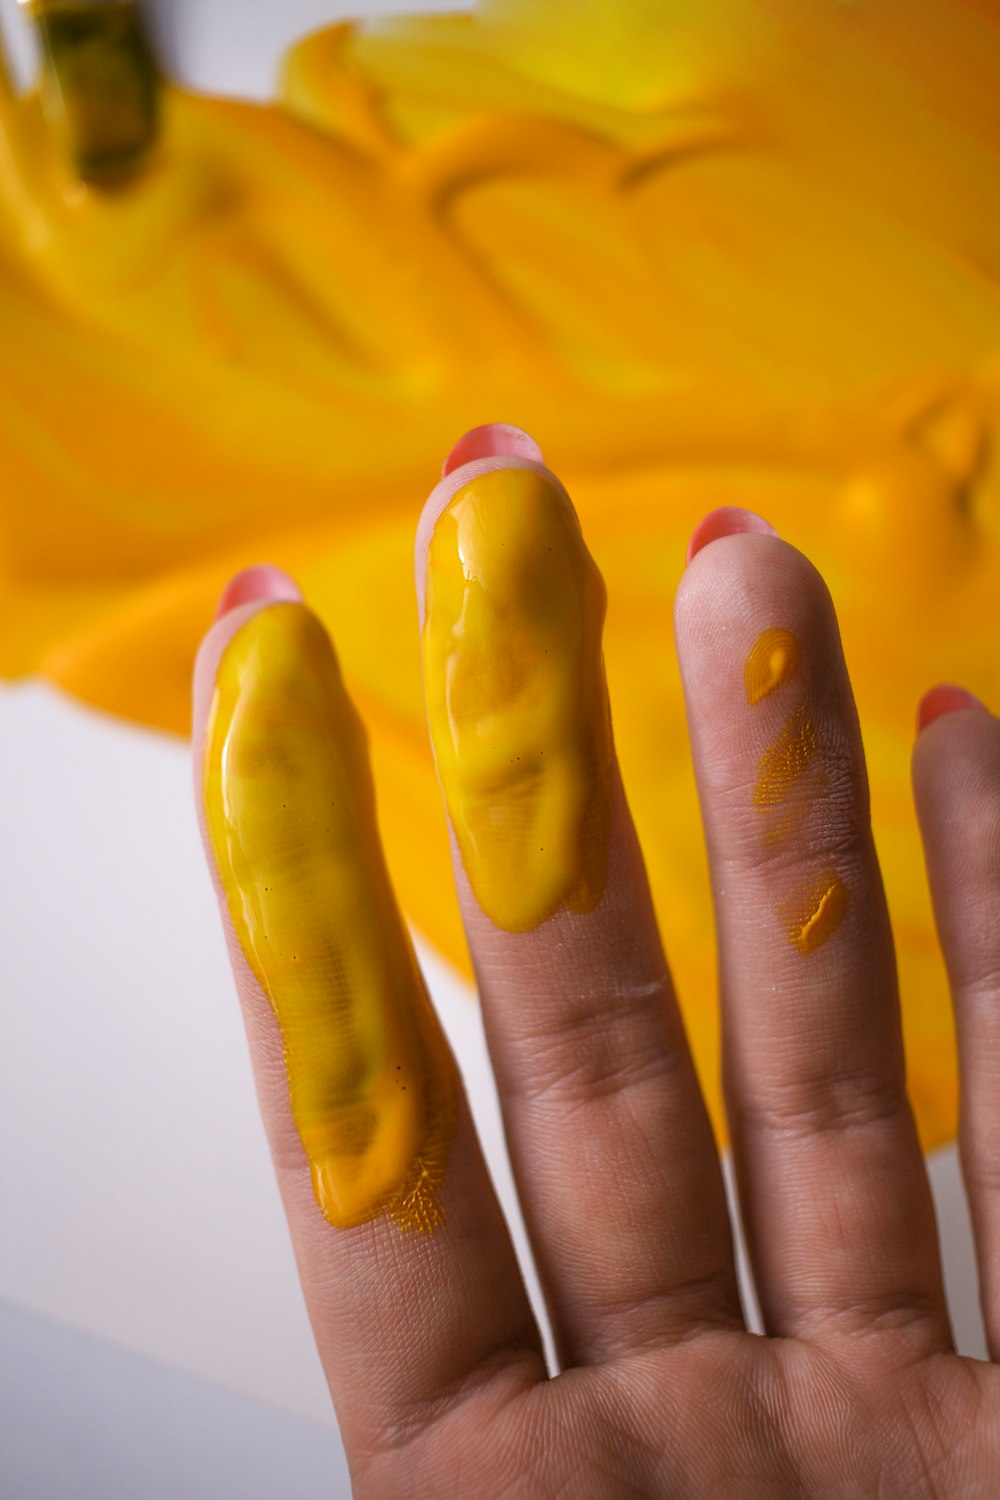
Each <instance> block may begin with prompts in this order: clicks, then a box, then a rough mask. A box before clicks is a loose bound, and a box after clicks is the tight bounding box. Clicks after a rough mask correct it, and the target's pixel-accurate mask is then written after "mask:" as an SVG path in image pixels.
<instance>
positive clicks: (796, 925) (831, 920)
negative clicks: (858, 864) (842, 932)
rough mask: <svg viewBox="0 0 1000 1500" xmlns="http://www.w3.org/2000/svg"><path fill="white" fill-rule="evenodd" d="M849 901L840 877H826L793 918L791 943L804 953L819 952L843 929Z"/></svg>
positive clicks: (789, 934)
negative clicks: (827, 941) (840, 928)
mask: <svg viewBox="0 0 1000 1500" xmlns="http://www.w3.org/2000/svg"><path fill="white" fill-rule="evenodd" d="M847 900H848V890H847V887H846V885H845V884H844V882H843V881H842V880H841V879H840V876H839V875H835V874H832V873H830V874H826V875H824V876H823V877H822V878H821V879H820V880H819V881H818V882H817V883H816V884H815V885H814V886H812V887H810V889H809V892H808V893H807V895H806V896H805V898H804V899H803V900H802V901H801V902H800V903H798V905H797V906H796V907H795V908H794V914H792V915H790V917H789V927H788V937H789V941H790V942H792V943H794V945H795V947H796V948H798V950H799V952H800V953H806V954H808V953H815V951H816V949H817V948H820V947H822V945H823V944H824V943H825V942H826V940H827V939H828V938H830V937H832V936H833V934H834V933H835V932H836V930H837V928H838V927H839V926H840V923H841V921H842V919H843V916H844V912H845V911H846V910H847Z"/></svg>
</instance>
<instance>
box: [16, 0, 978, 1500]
mask: <svg viewBox="0 0 1000 1500" xmlns="http://www.w3.org/2000/svg"><path fill="white" fill-rule="evenodd" d="M400 8H402V7H399V6H392V5H376V4H368V5H364V4H361V3H358V4H356V5H355V6H353V7H339V6H337V5H334V4H331V3H329V0H281V4H278V3H276V0H253V3H251V0H239V3H236V0H230V3H228V4H227V3H226V0H164V3H160V4H157V5H154V6H153V7H152V10H153V13H154V24H155V27H156V30H157V33H158V37H159V42H160V50H161V56H163V57H164V58H165V60H166V62H167V65H168V68H169V71H170V72H171V73H173V74H174V75H175V76H179V77H180V78H182V79H183V80H184V81H186V82H188V83H189V84H192V85H195V86H197V87H200V88H205V89H209V90H213V91H216V92H225V93H230V94H239V95H244V96H248V97H255V98H267V97H269V95H270V93H271V91H272V81H273V79H274V76H275V73H276V68H277V63H278V59H279V56H280V53H281V50H282V48H283V47H284V46H285V45H286V44H287V43H288V42H290V41H292V40H294V39H295V38H297V37H298V36H300V35H302V34H303V33H304V32H305V31H307V30H309V29H311V28H312V27H314V26H316V25H319V24H321V23H322V22H324V21H329V20H332V19H335V18H337V17H338V16H343V15H347V14H351V13H353V14H375V13H379V12H385V11H390V10H393V9H400ZM423 8H424V9H427V10H429V9H463V8H465V7H463V6H455V5H438V6H425V7H423ZM0 22H2V25H3V28H4V31H5V34H6V37H7V41H8V47H9V51H10V53H11V54H13V55H14V57H15V60H16V63H17V66H18V68H19V70H20V73H21V76H22V77H26V76H27V70H28V68H29V66H30V63H29V59H30V55H31V48H30V38H29V36H28V32H27V27H26V26H25V24H24V22H23V17H22V16H21V15H19V14H18V7H17V5H16V3H15V0H0ZM419 499H420V497H415V505H416V504H418V503H419ZM0 851H2V852H0V954H2V968H0V975H2V978H0V985H2V991H0V993H2V1002H3V1026H4V1038H3V1046H2V1048H0V1194H2V1203H3V1210H2V1221H0V1298H2V1299H5V1301H6V1303H7V1308H6V1309H5V1310H4V1311H3V1318H0V1325H2V1326H0V1350H2V1351H5V1353H0V1410H2V1409H4V1408H6V1412H7V1431H6V1433H4V1434H3V1438H4V1443H5V1445H6V1451H5V1456H4V1459H3V1460H2V1462H3V1464H4V1466H5V1469H6V1471H7V1473H8V1474H9V1475H10V1476H12V1479H13V1483H14V1488H13V1489H9V1488H7V1489H5V1494H10V1495H11V1500H34V1497H35V1496H36V1495H37V1496H38V1497H39V1500H42V1497H44V1500H64V1497H69V1496H76V1495H78V1494H79V1495H81V1496H84V1495H86V1496H96V1495H101V1496H102V1497H103V1500H115V1497H116V1496H118V1495H121V1496H122V1497H123V1500H124V1497H126V1496H127V1497H129V1500H147V1497H150V1500H152V1497H157V1500H158V1497H159V1496H160V1495H161V1494H162V1495H163V1496H164V1497H166V1496H168V1495H172V1496H181V1495H183V1496H184V1497H185V1500H199V1497H200V1496H202V1495H204V1496H206V1497H208V1496H216V1495H220V1496H221V1495H228V1494H230V1493H232V1494H234V1495H235V1494H238V1495H239V1496H240V1497H241V1500H255V1497H257V1496H260V1497H261V1500H263V1497H265V1496H267V1497H271V1496H273V1495H274V1494H275V1493H277V1488H276V1484H277V1481H276V1479H275V1475H276V1474H280V1475H282V1476H283V1483H282V1485H281V1487H282V1488H283V1489H284V1492H285V1493H289V1494H294V1495H295V1496H296V1500H306V1497H308V1496H311V1495H313V1494H316V1495H319V1494H326V1495H336V1494H346V1493H347V1481H346V1475H345V1471H344V1468H343V1461H342V1457H341V1455H340V1453H339V1448H338V1445H337V1443H336V1439H335V1436H334V1435H333V1432H332V1416H331V1412H330V1407H329V1401H328V1397H327V1394H326V1389H325V1385H324V1383H323V1380H322V1376H321V1373H320V1370H319V1364H318V1360H317V1357H316V1354H315V1350H314V1346H313V1343H312V1338H311V1335H310V1332H309V1328H308V1324H307V1322H306V1317H305V1312H304V1309H303V1305H302V1298H301V1293H300V1291H299V1288H298V1283H297V1280H296V1276H295V1270H294V1265H293V1261H292V1255H291V1250H290V1248H289V1244H288V1240H287V1235H286V1232H285V1226H284V1220H283V1217H282V1214H281V1208H280V1204H279V1200H278V1196H277V1191H276V1189H275V1186H274V1182H273V1179H272V1176H271V1172H270V1166H269V1163H268V1158H267V1153H266V1150H265V1147H264V1140H263V1133H262V1130H261V1127H260V1123H259V1120H258V1117H257V1113H256V1106H255V1101H254V1097H253V1090H252V1085H251V1078H250V1069H249V1064H248V1059H247V1053H246V1042H245V1039H244V1036H243V1031H242V1026H241V1022H240V1018H239V1012H238V1008H237V1003H236V999H235V995H234V992H233V987H232V981H231V977H230V974H229V970H228V966H227V963H226V959H225V953H224V949H223V945H222V940H221V933H220V929H219V924H218V918H217V914H216V910H215V905H214V898H213V895H212V891H211V887H210V885H209V881H208V877H207V875H206V873H205V870H204V865H203V860H202V854H201V849H200V845H199V843H198V838H197V830H196V826H195V821H194V815H193V811H192V802H191V786H190V769H189V764H188V753H187V750H186V747H184V746H181V745H179V744H178V743H176V742H175V741H172V740H168V739H166V738H163V737H161V736H158V735H155V734H152V733H148V732H146V731H143V730H141V729H137V728H134V727H132V726H128V725H125V724H122V723H119V722H117V721H114V720H111V719H108V718H106V717H103V716H101V715H98V714H95V713H91V712H89V711H88V710H85V709H83V708H80V707H79V706H77V705H76V704H74V703H71V702H68V701H67V700H65V699H63V698H61V697H60V696H59V695H57V694H56V693H54V692H52V691H50V690H49V689H48V688H46V687H43V686H39V685H27V686H19V687H15V688H10V687H0ZM428 963H429V969H430V972H429V977H430V980H431V987H432V990H433V992H434V994H435V998H436V1000H437V1002H438V1004H439V1007H440V1009H441V1011H442V1014H443V1016H444V1019H445V1023H446V1025H447V1027H448V1029H449V1032H450V1034H451V1035H452V1038H453V1041H454V1044H455V1046H456V1049H457V1051H458V1053H459V1057H460V1060H461V1062H462V1065H463V1069H464V1071H465V1073H466V1077H467V1079H468V1080H469V1081H470V1084H471V1088H470V1093H471V1096H472V1099H473V1102H474V1104H475V1105H476V1106H477V1118H478V1119H479V1123H480V1128H481V1130H482V1133H483V1136H484V1140H485V1143H486V1146H487V1150H488V1153H489V1156H490V1159H491V1164H492V1165H493V1167H494V1169H495V1171H496V1173H497V1175H498V1179H499V1183H500V1187H501V1192H502V1194H503V1196H504V1198H505V1201H506V1203H507V1206H508V1208H509V1210H510V1211H511V1213H513V1212H514V1210H513V1204H512V1194H511V1191H510V1187H509V1179H508V1177H507V1175H506V1165H505V1162H504V1158H503V1151H502V1145H501V1136H500V1130H499V1122H498V1116H497V1112H496V1107H495V1096H494V1095H493V1093H492V1087H491V1084H490V1083H489V1076H488V1069H487V1066H486V1061H485V1052H484V1049H483V1045H482V1037H481V1031H480V1027H479V1021H478V1015H477V1012H476V1009H475V1006H474V1004H473V1002H472V1000H471V997H470V996H469V995H468V994H467V993H465V992H464V991H463V989H462V987H461V985H459V984H458V983H457V982H456V981H455V980H454V978H453V977H452V976H451V975H449V974H448V972H447V971H446V970H445V968H444V966H443V965H441V964H435V963H434V962H433V960H428ZM932 1177H933V1181H934V1187H935V1193H936V1196H937V1199H938V1204H939V1212H940V1218H941V1225H942V1236H943V1241H944V1247H945V1256H946V1263H947V1271H948V1283H949V1295H950V1299H951V1303H952V1309H953V1315H954V1318H955V1324H956V1330H957V1333H958V1337H959V1342H960V1346H961V1347H962V1348H963V1350H964V1351H965V1352H968V1353H974V1354H982V1352H983V1345H982V1337H981V1330H980V1324H979V1318H978V1312H977V1308H976V1286H975V1273H974V1265H973V1260H972V1252H971V1243H970V1237H969V1230H968V1220H967V1214H966V1211H965V1206H964V1201H963V1199H962V1195H961V1190H960V1187H959V1181H958V1173H957V1169H956V1164H955V1154H954V1152H953V1151H949V1152H944V1153H941V1154H940V1155H939V1156H938V1157H937V1158H936V1159H935V1160H934V1161H933V1162H932ZM522 1243H523V1242H522ZM17 1309H20V1310H19V1311H18V1310H17ZM4 1319H5V1320H6V1321H4ZM52 1320H55V1321H52ZM206 1381H207V1382H210V1383H211V1384H209V1385H206V1384H204V1383H203V1382H206ZM4 1393H6V1396H7V1400H4V1399H3V1398H4ZM251 1403H262V1404H259V1405H253V1404H251ZM282 1413H284V1414H286V1415H282ZM320 1424H322V1426H321V1425H320ZM251 1459H252V1462H251ZM185 1464H187V1465H188V1467H185ZM296 1465H298V1466H299V1467H298V1468H296ZM241 1466H242V1467H241ZM237 1475H238V1476H239V1477H238V1479H237V1478H236V1477H235V1476H237Z"/></svg>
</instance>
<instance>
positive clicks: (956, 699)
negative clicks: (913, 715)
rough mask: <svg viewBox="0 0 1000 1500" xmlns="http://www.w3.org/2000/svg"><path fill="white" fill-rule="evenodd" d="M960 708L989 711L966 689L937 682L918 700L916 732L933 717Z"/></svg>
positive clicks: (954, 711)
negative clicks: (935, 685)
mask: <svg viewBox="0 0 1000 1500" xmlns="http://www.w3.org/2000/svg"><path fill="white" fill-rule="evenodd" d="M962 708H977V709H979V710H980V712H981V713H984V714H988V713H989V709H988V708H987V707H986V704H985V703H981V702H980V701H979V699H978V698H976V697H975V696H974V695H973V694H972V693H970V692H968V691H967V689H965V688H963V687H956V686H955V684H954V683H953V682H940V683H938V685H937V687H932V688H931V689H930V691H929V692H927V693H925V694H924V696H923V697H922V698H921V700H920V704H919V706H918V708H917V733H918V734H919V733H920V731H921V730H922V729H926V728H927V726H928V724H932V723H933V722H934V720H935V719H940V718H941V716H942V715H943V714H953V713H956V712H957V711H958V710H959V709H962Z"/></svg>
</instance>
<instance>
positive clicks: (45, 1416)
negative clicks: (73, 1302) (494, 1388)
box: [0, 1302, 350, 1500]
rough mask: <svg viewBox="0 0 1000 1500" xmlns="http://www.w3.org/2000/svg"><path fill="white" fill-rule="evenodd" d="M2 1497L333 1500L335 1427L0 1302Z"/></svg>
mask: <svg viewBox="0 0 1000 1500" xmlns="http://www.w3.org/2000/svg"><path fill="white" fill-rule="evenodd" d="M0 1486H2V1493H3V1495H4V1497H5V1500H276V1497H278V1496H288V1497H289V1500H339V1497H345V1500H346V1497H347V1496H348V1495H349V1494H350V1483H349V1479H348V1473H347V1462H346V1460H345V1458H344V1453H343V1449H342V1448H341V1446H340V1442H339V1439H338V1437H337V1434H336V1432H334V1431H332V1430H331V1429H330V1428H329V1427H325V1426H321V1425H320V1424H319V1423H318V1422H309V1421H307V1420H306V1419H305V1418H303V1417H293V1416H289V1415H287V1414H286V1413H285V1412H280V1411H276V1410H275V1409H274V1408H273V1407H270V1406H264V1405H262V1404H261V1403H260V1402H258V1401H249V1400H247V1399H246V1398H245V1397H242V1396H235V1395H233V1394H232V1393H231V1392H229V1391H224V1390H221V1389H220V1388H219V1387H218V1386H212V1385H209V1384H208V1383H207V1382H206V1381H202V1380H194V1379H192V1378H190V1377H188V1376H184V1375H178V1374H176V1373H175V1372H174V1371H172V1370H169V1369H167V1368H166V1367H165V1366H163V1365H158V1364H155V1363H154V1362H153V1361H152V1360H148V1359H143V1358H141V1357H140V1356H138V1355H135V1354H127V1353H125V1352H124V1351H122V1350H121V1349H117V1348H115V1347H114V1346H113V1345H111V1344H108V1343H104V1342H102V1341H101V1340H99V1339H94V1338H91V1337H90V1336H89V1335H88V1334H82V1333H78V1332H76V1331H75V1330H73V1329H70V1328H67V1327H66V1325H65V1324H61V1323H53V1322H50V1321H49V1320H48V1319H46V1318H41V1317H39V1316H38V1315H37V1314H36V1313H28V1312H25V1311H23V1310H22V1309H20V1308H14V1307H11V1306H10V1304H9V1303H4V1302H0Z"/></svg>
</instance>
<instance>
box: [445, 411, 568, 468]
mask: <svg viewBox="0 0 1000 1500" xmlns="http://www.w3.org/2000/svg"><path fill="white" fill-rule="evenodd" d="M500 457H510V458H531V459H533V460H534V461H535V463H536V464H543V463H544V462H545V460H544V458H543V457H542V450H541V448H539V446H538V444H537V443H536V442H535V440H534V438H533V437H529V435H528V434H527V433H526V432H525V431H524V428H523V427H513V426H512V425H511V424H510V423H509V422H487V423H486V424H485V425H484V426H483V427H471V428H470V429H469V431H468V432H467V433H465V435H464V436H463V437H460V438H459V440H458V442H457V443H456V444H455V446H454V448H452V450H451V452H450V453H449V454H448V457H447V458H446V459H445V461H444V467H443V468H442V470H441V478H442V479H443V478H444V477H445V475H446V474H450V473H451V471H452V469H460V468H461V467H462V465H463V464H470V463H471V462H472V460H473V459H474V458H500Z"/></svg>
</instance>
